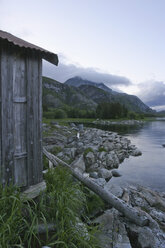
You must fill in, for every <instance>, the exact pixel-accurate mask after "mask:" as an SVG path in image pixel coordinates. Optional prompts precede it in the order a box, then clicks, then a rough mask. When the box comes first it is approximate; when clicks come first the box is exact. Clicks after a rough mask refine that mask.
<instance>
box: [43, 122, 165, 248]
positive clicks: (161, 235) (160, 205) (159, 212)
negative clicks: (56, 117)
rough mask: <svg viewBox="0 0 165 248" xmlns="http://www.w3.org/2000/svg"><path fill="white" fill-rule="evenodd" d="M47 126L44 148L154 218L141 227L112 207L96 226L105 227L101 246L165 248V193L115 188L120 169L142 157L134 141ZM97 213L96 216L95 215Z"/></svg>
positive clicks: (87, 130) (97, 131) (96, 219)
mask: <svg viewBox="0 0 165 248" xmlns="http://www.w3.org/2000/svg"><path fill="white" fill-rule="evenodd" d="M51 126H52V127H51V130H53V131H51V132H50V127H49V126H47V125H46V124H44V127H43V128H44V130H45V131H46V132H49V136H47V135H45V137H44V145H45V146H46V147H47V149H49V151H50V152H52V153H54V154H55V155H56V156H57V157H59V158H60V159H61V160H63V161H65V162H67V163H69V164H70V165H71V166H72V167H73V168H74V169H75V170H78V171H80V172H81V173H83V174H84V176H87V177H90V178H91V180H94V181H95V182H96V183H98V184H99V185H100V186H101V187H104V188H105V189H106V190H108V191H110V192H111V193H113V194H114V195H116V196H117V197H119V198H121V199H122V200H124V201H126V202H127V203H128V204H130V205H131V206H133V207H135V208H136V209H137V210H138V211H139V213H140V212H143V213H144V214H146V215H147V217H148V218H149V219H150V224H149V226H145V227H139V226H136V225H135V224H133V223H131V222H129V221H128V220H127V219H126V218H124V216H122V215H121V214H120V213H119V212H118V211H117V210H115V209H114V208H110V207H109V208H108V209H107V210H106V211H104V213H103V214H101V215H100V216H99V217H93V220H92V221H93V223H95V224H98V225H101V226H102V227H103V228H102V232H101V234H100V237H99V239H100V242H101V247H104V248H114V247H115V248H148V247H150V248H164V247H165V193H158V192H154V191H152V190H150V189H147V188H144V187H142V186H135V185H128V186H127V187H120V186H119V185H113V184H112V183H111V178H112V177H115V176H120V174H119V172H118V170H117V168H118V167H119V165H120V163H121V162H122V161H123V160H124V159H125V158H128V157H129V156H139V155H141V151H139V150H138V148H136V147H135V146H134V145H132V144H131V142H130V141H129V140H128V139H127V138H125V137H122V136H120V135H118V134H117V133H114V132H110V131H103V130H100V129H96V128H83V126H82V125H78V126H76V125H75V124H74V123H72V124H71V125H70V126H69V127H68V126H60V125H58V123H51ZM95 214H96V213H95Z"/></svg>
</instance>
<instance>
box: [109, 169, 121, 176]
mask: <svg viewBox="0 0 165 248" xmlns="http://www.w3.org/2000/svg"><path fill="white" fill-rule="evenodd" d="M111 173H112V176H113V177H121V176H122V175H121V174H120V172H119V171H118V170H112V171H111Z"/></svg>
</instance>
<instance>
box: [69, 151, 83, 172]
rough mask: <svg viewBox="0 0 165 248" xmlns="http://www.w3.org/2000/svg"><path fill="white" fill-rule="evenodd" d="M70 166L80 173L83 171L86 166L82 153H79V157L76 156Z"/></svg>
mask: <svg viewBox="0 0 165 248" xmlns="http://www.w3.org/2000/svg"><path fill="white" fill-rule="evenodd" d="M71 167H72V168H74V169H76V168H77V169H78V170H79V171H80V172H81V173H83V172H85V170H86V167H85V162H84V158H83V155H81V156H80V157H79V158H77V159H76V160H75V161H74V162H73V163H72V164H71Z"/></svg>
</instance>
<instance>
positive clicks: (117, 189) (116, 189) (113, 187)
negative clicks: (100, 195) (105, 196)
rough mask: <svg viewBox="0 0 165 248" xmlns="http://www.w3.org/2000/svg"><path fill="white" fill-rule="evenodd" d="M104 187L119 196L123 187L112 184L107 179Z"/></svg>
mask: <svg viewBox="0 0 165 248" xmlns="http://www.w3.org/2000/svg"><path fill="white" fill-rule="evenodd" d="M104 189H105V190H107V191H109V192H111V193H112V194H113V195H115V196H117V197H119V198H121V197H122V195H123V189H122V188H121V187H120V186H119V185H116V184H112V183H111V181H109V182H108V183H107V184H106V185H105V186H104Z"/></svg>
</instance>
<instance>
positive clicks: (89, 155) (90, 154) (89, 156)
mask: <svg viewBox="0 0 165 248" xmlns="http://www.w3.org/2000/svg"><path fill="white" fill-rule="evenodd" d="M85 161H86V164H87V166H90V165H92V164H94V163H95V156H94V153H93V152H88V153H87V155H86V156H85Z"/></svg>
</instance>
